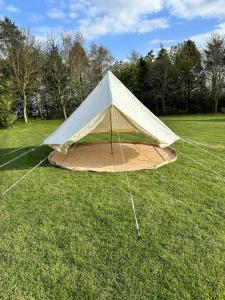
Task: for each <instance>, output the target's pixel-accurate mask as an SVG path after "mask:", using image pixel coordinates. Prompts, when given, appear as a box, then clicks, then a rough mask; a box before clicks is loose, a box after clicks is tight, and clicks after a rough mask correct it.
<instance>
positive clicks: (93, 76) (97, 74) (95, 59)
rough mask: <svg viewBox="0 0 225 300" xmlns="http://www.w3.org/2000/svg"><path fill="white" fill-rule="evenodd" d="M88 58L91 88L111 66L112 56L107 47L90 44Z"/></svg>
mask: <svg viewBox="0 0 225 300" xmlns="http://www.w3.org/2000/svg"><path fill="white" fill-rule="evenodd" d="M88 60H89V70H88V72H89V82H90V84H89V89H90V90H92V89H93V88H94V87H95V86H96V85H97V84H98V82H99V81H100V80H101V79H102V77H103V75H104V74H105V73H106V72H107V71H108V70H109V69H110V68H112V64H113V57H112V55H111V53H110V51H109V50H108V49H107V48H105V47H103V46H97V45H96V44H92V45H91V49H90V52H89V55H88Z"/></svg>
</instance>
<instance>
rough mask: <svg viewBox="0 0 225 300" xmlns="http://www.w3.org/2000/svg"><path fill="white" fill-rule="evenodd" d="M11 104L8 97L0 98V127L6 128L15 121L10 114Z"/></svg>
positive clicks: (13, 115)
mask: <svg viewBox="0 0 225 300" xmlns="http://www.w3.org/2000/svg"><path fill="white" fill-rule="evenodd" d="M11 105H12V102H11V100H10V98H9V97H4V98H3V97H1V96H0V127H3V128H7V127H9V126H11V125H12V124H13V123H14V122H15V121H16V116H15V114H13V113H12V112H11Z"/></svg>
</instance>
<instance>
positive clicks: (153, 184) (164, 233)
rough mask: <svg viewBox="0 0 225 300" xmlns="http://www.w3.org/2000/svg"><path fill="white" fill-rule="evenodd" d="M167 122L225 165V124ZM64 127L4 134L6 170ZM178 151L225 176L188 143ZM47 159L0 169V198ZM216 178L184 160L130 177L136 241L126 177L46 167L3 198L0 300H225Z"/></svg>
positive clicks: (36, 156)
mask: <svg viewBox="0 0 225 300" xmlns="http://www.w3.org/2000/svg"><path fill="white" fill-rule="evenodd" d="M162 120H163V121H164V122H165V123H166V124H167V125H168V126H169V127H170V128H171V129H172V130H174V131H175V132H176V133H177V134H178V135H180V136H182V137H188V138H190V139H193V140H195V141H198V142H200V143H203V144H206V145H208V146H209V147H203V148H204V149H207V150H208V151H211V152H212V153H214V154H216V155H218V156H220V157H222V158H223V159H225V115H222V114H221V115H204V116H203V115H195V116H192V115H191V116H170V117H163V118H162ZM61 122H62V121H61V120H52V121H36V120H30V123H29V124H28V125H25V124H23V123H22V122H17V124H16V126H15V127H14V128H10V129H5V130H3V129H2V130H0V155H1V157H0V164H2V163H4V162H6V161H7V160H9V159H12V158H13V157H15V156H16V155H17V154H20V153H22V152H23V151H24V150H21V151H18V152H16V153H12V154H10V155H7V156H2V155H3V154H5V153H8V152H9V151H12V150H13V149H15V148H20V147H30V146H31V145H34V144H40V143H42V141H43V138H45V137H47V136H48V135H49V134H50V133H51V132H52V131H53V130H54V129H56V128H57V126H58V125H59V124H60V123H61ZM96 138H97V139H99V136H97V137H94V138H88V140H89V141H90V140H91V139H93V140H94V139H96ZM123 138H125V137H123ZM126 138H129V136H126ZM131 139H137V137H134V136H131ZM173 147H174V149H178V150H180V151H181V152H183V153H185V154H187V155H190V156H191V157H193V158H194V159H195V160H197V161H199V162H202V163H203V164H204V165H205V166H206V167H208V168H209V169H210V170H212V171H213V170H214V171H216V172H218V173H220V174H221V175H223V176H225V168H224V167H225V162H222V161H219V160H215V159H214V158H213V157H211V156H210V155H208V154H206V153H204V152H201V151H200V150H199V149H196V148H194V147H193V146H191V145H188V144H185V143H182V142H177V143H176V144H174V145H173ZM50 151H51V149H50V148H49V147H47V146H42V147H40V148H38V149H37V150H36V151H35V152H32V153H29V154H28V155H27V156H24V157H23V158H21V159H20V160H18V161H15V162H13V163H12V164H10V165H8V166H6V167H4V168H1V169H0V192H3V191H4V190H5V189H7V188H8V187H9V186H10V185H11V184H13V183H14V182H15V181H16V180H17V179H18V178H19V177H20V176H22V175H23V174H25V173H26V172H28V171H29V170H30V169H31V168H32V167H33V166H35V165H36V164H37V163H38V162H39V161H40V160H41V159H43V158H44V157H46V155H47V154H48V153H50ZM210 170H209V171H207V170H205V169H204V168H203V167H200V166H199V165H197V164H196V163H194V162H193V161H191V160H189V159H187V158H185V157H183V156H181V155H180V154H178V159H177V161H176V162H174V163H171V164H169V165H166V166H164V167H162V168H159V169H157V170H145V171H138V172H130V173H129V175H128V176H129V180H130V184H131V189H132V193H133V195H134V201H135V206H136V211H137V215H138V219H139V222H140V226H141V236H142V237H141V239H139V240H138V239H137V236H136V231H135V222H134V218H133V213H132V208H131V203H130V202H129V196H128V188H127V182H126V177H125V173H94V172H70V171H67V170H63V169H59V168H55V167H52V166H50V165H49V164H48V162H47V161H46V162H45V163H44V164H43V165H41V166H40V167H39V168H38V169H36V170H35V171H34V172H33V173H31V174H30V175H29V176H28V177H27V178H25V179H24V180H23V181H22V182H20V184H18V185H17V186H16V187H15V188H14V189H12V190H11V191H9V192H8V193H7V194H6V195H5V196H4V197H0V299H10V300H13V299H18V300H24V299H29V300H31V299H35V300H36V299H54V300H56V299H59V300H62V299H128V300H130V299H131V300H133V299H150V300H151V299H168V300H173V299H179V300H183V299H184V300H186V299H196V300H199V299H204V300H206V299H221V300H222V299H225V180H223V179H222V178H221V179H219V178H217V177H216V175H215V174H213V173H212V172H211V171H210Z"/></svg>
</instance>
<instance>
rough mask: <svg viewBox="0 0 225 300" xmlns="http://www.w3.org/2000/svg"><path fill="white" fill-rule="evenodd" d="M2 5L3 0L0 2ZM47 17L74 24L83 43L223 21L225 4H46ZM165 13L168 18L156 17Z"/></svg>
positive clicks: (162, 0) (92, 0) (143, 0)
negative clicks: (196, 21) (178, 24)
mask: <svg viewBox="0 0 225 300" xmlns="http://www.w3.org/2000/svg"><path fill="white" fill-rule="evenodd" d="M0 1H2V0H0ZM46 1H47V3H48V7H49V10H48V12H47V15H48V17H50V18H52V19H58V20H61V21H63V22H65V23H69V22H71V24H72V22H74V20H75V21H76V23H75V25H76V29H77V30H79V31H81V32H82V33H83V35H84V37H85V38H86V39H89V40H90V39H94V38H96V37H99V36H103V35H106V34H112V35H115V34H123V33H146V32H151V31H153V30H157V29H164V28H167V27H169V26H170V20H171V19H172V18H174V17H175V18H176V19H193V18H198V17H201V18H223V17H225V3H224V1H225V0H66V1H65V0H46ZM162 11H164V12H166V13H167V15H168V17H167V18H166V17H163V18H159V17H158V16H157V15H156V14H157V13H159V12H162Z"/></svg>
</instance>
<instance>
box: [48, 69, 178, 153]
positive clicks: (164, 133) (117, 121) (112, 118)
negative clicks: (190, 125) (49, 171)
mask: <svg viewBox="0 0 225 300" xmlns="http://www.w3.org/2000/svg"><path fill="white" fill-rule="evenodd" d="M97 132H99V133H100V132H101V133H104V132H139V133H143V134H144V135H146V136H148V137H150V138H151V139H152V140H153V141H154V142H155V143H156V144H158V145H159V146H160V147H161V148H165V147H168V146H170V145H171V144H173V143H174V142H175V141H177V140H179V139H180V138H179V136H177V135H176V134H175V133H174V132H172V131H171V130H170V129H169V128H168V127H167V126H166V125H165V124H164V123H163V122H162V121H161V120H159V119H158V118H157V117H156V116H155V115H154V114H153V113H151V112H150V111H149V110H148V109H147V108H146V107H145V106H144V105H143V104H142V103H141V102H140V101H139V100H138V99H137V98H136V97H135V96H134V95H133V94H132V93H131V92H130V91H129V90H128V89H127V88H126V87H125V86H124V85H123V84H122V83H121V81H120V80H119V79H118V78H116V76H114V75H113V74H112V73H111V72H110V71H109V72H108V73H107V74H106V75H105V76H104V78H103V79H102V80H101V81H100V83H99V84H98V85H97V86H96V88H95V89H94V90H93V91H92V92H91V93H90V94H89V96H88V97H87V98H86V99H85V100H84V101H83V102H82V104H81V105H80V106H79V107H78V108H77V109H76V110H75V111H74V113H72V114H71V116H70V117H69V118H68V119H67V120H66V121H65V122H64V123H63V124H62V125H61V126H60V127H59V128H58V129H57V130H56V131H55V132H53V134H51V135H50V136H49V137H48V138H47V139H45V140H44V144H47V145H50V146H51V147H52V148H54V149H56V150H58V151H61V152H64V151H66V150H67V149H68V147H69V146H70V145H71V144H74V143H76V142H78V141H79V140H80V139H82V138H84V137H85V136H86V135H87V134H89V133H97Z"/></svg>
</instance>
